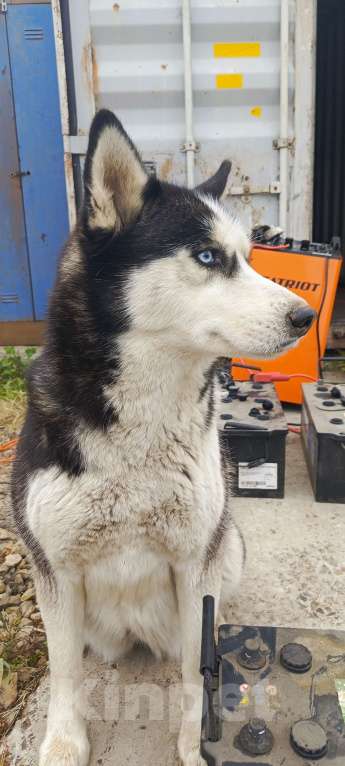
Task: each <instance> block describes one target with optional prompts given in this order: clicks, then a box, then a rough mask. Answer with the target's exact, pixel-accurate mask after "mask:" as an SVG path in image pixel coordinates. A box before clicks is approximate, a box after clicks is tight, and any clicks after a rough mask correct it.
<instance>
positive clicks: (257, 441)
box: [219, 379, 288, 497]
mask: <svg viewBox="0 0 345 766" xmlns="http://www.w3.org/2000/svg"><path fill="white" fill-rule="evenodd" d="M223 385H224V383H223ZM225 386H226V388H224V389H223V395H222V398H221V405H220V410H219V429H220V440H221V448H222V453H223V455H224V458H225V465H226V466H227V467H228V469H229V470H228V471H227V474H228V475H229V481H230V483H231V491H232V493H233V494H234V495H238V496H240V497H284V481H285V442H286V436H287V433H288V426H287V422H286V419H285V415H284V412H283V409H282V406H281V404H280V401H279V399H278V396H277V393H276V390H275V387H274V386H273V385H272V384H271V383H265V384H263V383H250V382H238V381H235V382H234V381H233V380H232V379H229V380H228V382H226V380H225ZM224 394H226V395H224Z"/></svg>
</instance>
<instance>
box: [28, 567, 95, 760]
mask: <svg viewBox="0 0 345 766" xmlns="http://www.w3.org/2000/svg"><path fill="white" fill-rule="evenodd" d="M55 580H56V585H55V584H54V585H53V586H52V587H50V586H49V585H48V584H47V582H45V581H44V579H42V578H41V577H38V578H37V580H36V589H37V600H38V603H39V606H40V609H41V612H42V617H43V621H44V625H45V628H46V632H47V639H48V651H49V665H50V702H49V710H48V722H47V732H46V736H45V739H44V741H43V744H42V746H41V750H40V760H39V766H86V765H87V763H88V761H89V743H88V739H87V735H86V724H85V722H84V720H83V718H82V715H81V713H80V711H79V710H78V700H79V702H80V697H81V685H82V656H83V648H84V592H83V583H82V580H81V578H79V577H72V576H69V575H67V574H66V573H60V572H58V573H56V574H55Z"/></svg>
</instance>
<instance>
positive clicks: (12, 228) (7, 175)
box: [0, 13, 33, 336]
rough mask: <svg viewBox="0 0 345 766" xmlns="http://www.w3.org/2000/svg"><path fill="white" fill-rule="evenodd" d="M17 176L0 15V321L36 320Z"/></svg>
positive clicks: (2, 17)
mask: <svg viewBox="0 0 345 766" xmlns="http://www.w3.org/2000/svg"><path fill="white" fill-rule="evenodd" d="M18 173H19V162H18V148H17V137H16V126H15V121H14V113H13V100H12V87H11V72H10V62H9V56H8V44H7V32H6V14H5V13H0V321H14V320H16V319H32V318H33V314H32V295H31V284H30V273H29V263H28V253H27V248H26V239H25V226H24V212H23V198H22V190H21V183H20V176H19V175H18ZM0 336H1V327H0Z"/></svg>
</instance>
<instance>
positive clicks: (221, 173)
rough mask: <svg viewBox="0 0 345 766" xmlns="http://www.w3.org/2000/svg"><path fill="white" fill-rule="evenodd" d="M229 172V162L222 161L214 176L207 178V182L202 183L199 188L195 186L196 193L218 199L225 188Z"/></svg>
mask: <svg viewBox="0 0 345 766" xmlns="http://www.w3.org/2000/svg"><path fill="white" fill-rule="evenodd" d="M230 170H231V162H230V160H224V162H222V164H221V166H220V167H219V168H218V170H217V172H216V173H215V174H214V176H211V178H208V179H207V181H204V182H203V183H202V184H200V186H196V191H199V192H202V193H203V194H210V195H211V197H215V198H216V199H219V197H221V196H222V194H223V191H224V189H225V187H226V182H227V180H228V177H229V173H230Z"/></svg>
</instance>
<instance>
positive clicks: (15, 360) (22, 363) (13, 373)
mask: <svg viewBox="0 0 345 766" xmlns="http://www.w3.org/2000/svg"><path fill="white" fill-rule="evenodd" d="M35 354H36V348H33V347H29V348H26V349H25V351H24V353H23V354H20V353H19V352H18V351H17V350H16V349H15V348H14V347H13V346H5V347H4V353H3V354H2V356H0V399H5V400H10V401H13V400H15V399H18V398H20V397H23V396H24V394H25V389H26V384H25V375H26V371H27V368H28V366H29V364H30V362H31V360H32V358H33V357H34V356H35Z"/></svg>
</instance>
